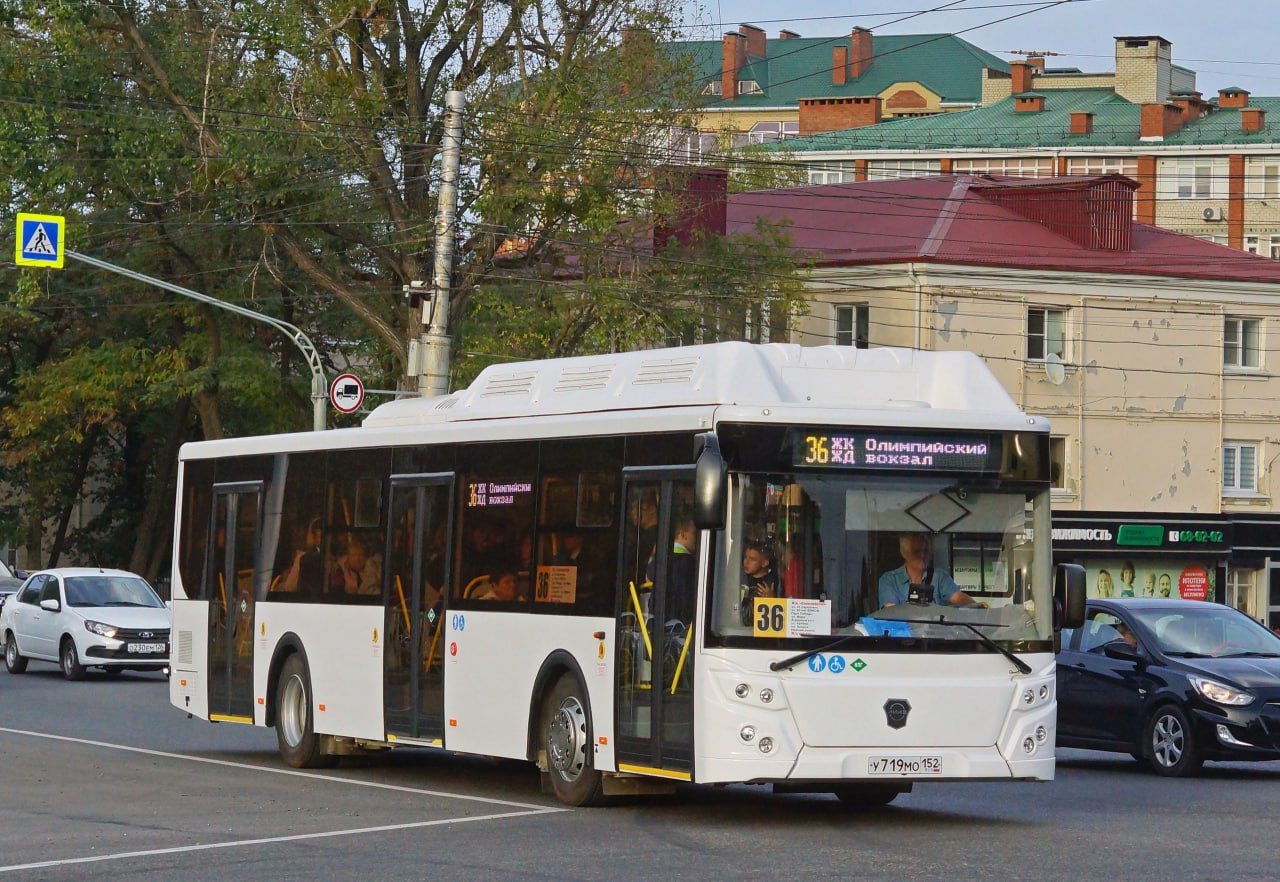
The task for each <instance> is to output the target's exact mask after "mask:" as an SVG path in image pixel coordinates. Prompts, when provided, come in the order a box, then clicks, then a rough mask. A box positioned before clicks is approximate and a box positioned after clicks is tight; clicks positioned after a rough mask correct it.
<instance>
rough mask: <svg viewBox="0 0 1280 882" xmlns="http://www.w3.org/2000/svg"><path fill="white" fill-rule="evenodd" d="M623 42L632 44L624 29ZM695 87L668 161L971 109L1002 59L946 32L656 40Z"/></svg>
mask: <svg viewBox="0 0 1280 882" xmlns="http://www.w3.org/2000/svg"><path fill="white" fill-rule="evenodd" d="M623 45H624V49H626V48H627V47H628V46H636V45H641V41H639V40H636V39H635V34H633V33H631V32H629V31H624V33H623ZM660 51H664V52H669V53H679V54H680V55H681V56H683V57H684V58H685V59H687V63H688V64H689V65H690V67H691V69H692V70H693V71H694V72H695V75H696V77H697V82H698V84H699V86H700V91H701V95H700V104H699V106H698V107H697V112H698V117H699V120H698V123H697V125H696V126H695V127H693V128H691V129H689V130H687V131H683V132H678V133H676V134H675V136H674V139H673V140H674V141H675V142H676V144H677V145H678V147H677V153H678V155H677V158H678V159H683V160H685V161H697V160H698V159H699V157H701V156H703V155H710V154H712V153H715V152H717V151H722V150H724V149H725V148H729V147H741V146H744V145H746V144H752V143H766V142H770V141H777V140H782V139H784V138H790V137H799V136H804V135H809V134H813V133H816V132H825V131H830V130H832V129H844V128H850V127H853V126H862V125H871V124H874V123H878V122H880V121H881V120H884V119H899V118H907V117H917V116H924V115H932V114H938V113H946V112H949V111H956V110H965V109H968V108H971V107H976V106H977V105H978V104H979V103H980V102H981V100H982V92H983V89H984V77H987V76H992V75H996V74H1000V73H1005V74H1007V72H1008V70H1009V65H1008V63H1006V62H1005V61H1003V60H1002V59H1000V58H998V57H996V56H995V55H992V54H991V53H989V52H987V51H985V50H983V49H980V48H978V47H977V46H975V45H973V44H972V43H970V42H968V41H967V40H963V39H961V38H960V37H956V36H954V35H951V34H898V35H880V34H873V33H872V32H871V31H870V30H868V29H866V28H861V27H856V28H853V29H852V30H851V31H850V32H849V33H848V34H841V35H837V36H829V37H802V36H801V35H799V34H797V33H795V32H794V31H787V30H784V31H781V32H780V33H779V34H778V36H777V37H776V38H770V37H768V36H767V35H766V33H765V31H764V30H763V29H762V28H759V27H757V26H755V25H751V24H743V25H741V26H740V27H739V28H738V30H736V31H729V32H727V33H725V34H724V36H723V37H722V38H721V39H720V40H718V41H717V40H688V41H679V42H674V43H666V44H663V45H662V46H661V47H660Z"/></svg>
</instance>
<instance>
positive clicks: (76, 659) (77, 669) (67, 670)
mask: <svg viewBox="0 0 1280 882" xmlns="http://www.w3.org/2000/svg"><path fill="white" fill-rule="evenodd" d="M61 658H62V676H64V677H66V678H67V679H68V680H83V679H84V665H82V664H80V653H79V652H77V651H76V642H75V641H74V640H72V639H71V638H70V637H67V638H64V639H63V641H62V653H61Z"/></svg>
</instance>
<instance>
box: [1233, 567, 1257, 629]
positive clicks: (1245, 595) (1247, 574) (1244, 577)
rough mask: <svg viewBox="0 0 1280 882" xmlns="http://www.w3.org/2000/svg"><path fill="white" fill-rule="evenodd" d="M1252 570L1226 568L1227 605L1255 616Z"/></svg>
mask: <svg viewBox="0 0 1280 882" xmlns="http://www.w3.org/2000/svg"><path fill="white" fill-rule="evenodd" d="M1254 575H1255V574H1254V571H1253V570H1235V569H1231V570H1227V596H1226V601H1227V606H1229V607H1231V608H1232V609H1238V610H1240V612H1242V613H1244V614H1245V615H1247V616H1254V618H1257V616H1256V615H1255V613H1254V603H1253V586H1254Z"/></svg>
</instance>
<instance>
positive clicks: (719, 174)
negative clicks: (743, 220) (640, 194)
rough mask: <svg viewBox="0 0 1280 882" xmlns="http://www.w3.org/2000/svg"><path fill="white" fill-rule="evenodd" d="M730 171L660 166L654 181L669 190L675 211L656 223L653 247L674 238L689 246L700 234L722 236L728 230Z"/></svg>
mask: <svg viewBox="0 0 1280 882" xmlns="http://www.w3.org/2000/svg"><path fill="white" fill-rule="evenodd" d="M728 178H729V173H728V172H727V171H725V170H723V169H718V168H691V167H690V166H687V165H685V166H666V167H665V168H662V169H659V170H658V174H657V179H656V181H655V185H656V187H657V189H658V191H659V192H666V193H670V194H671V195H672V197H673V198H674V200H675V206H676V207H675V211H674V212H673V213H672V215H671V217H669V218H664V219H663V220H661V221H659V222H658V223H657V224H655V225H654V229H653V250H654V252H655V253H657V252H661V251H663V250H665V249H666V248H667V247H668V246H669V245H670V244H671V240H672V239H674V240H675V241H676V243H678V244H679V245H682V246H685V247H688V246H689V245H690V244H692V243H693V241H694V240H695V239H696V238H697V237H698V236H699V235H720V236H723V235H724V234H725V232H726V230H727V217H728V202H727V192H728V188H727V183H728Z"/></svg>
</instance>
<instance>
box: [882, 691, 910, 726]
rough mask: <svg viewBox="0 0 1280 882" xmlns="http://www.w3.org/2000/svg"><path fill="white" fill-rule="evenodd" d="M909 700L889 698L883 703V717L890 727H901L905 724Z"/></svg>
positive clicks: (908, 710) (908, 711)
mask: <svg viewBox="0 0 1280 882" xmlns="http://www.w3.org/2000/svg"><path fill="white" fill-rule="evenodd" d="M910 713H911V702H909V701H907V700H906V699H905V698H890V699H889V700H888V701H886V702H885V703H884V719H885V722H886V723H888V724H889V728H890V729H901V728H902V727H903V726H905V725H906V724H907V716H908V715H909V714H910Z"/></svg>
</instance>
